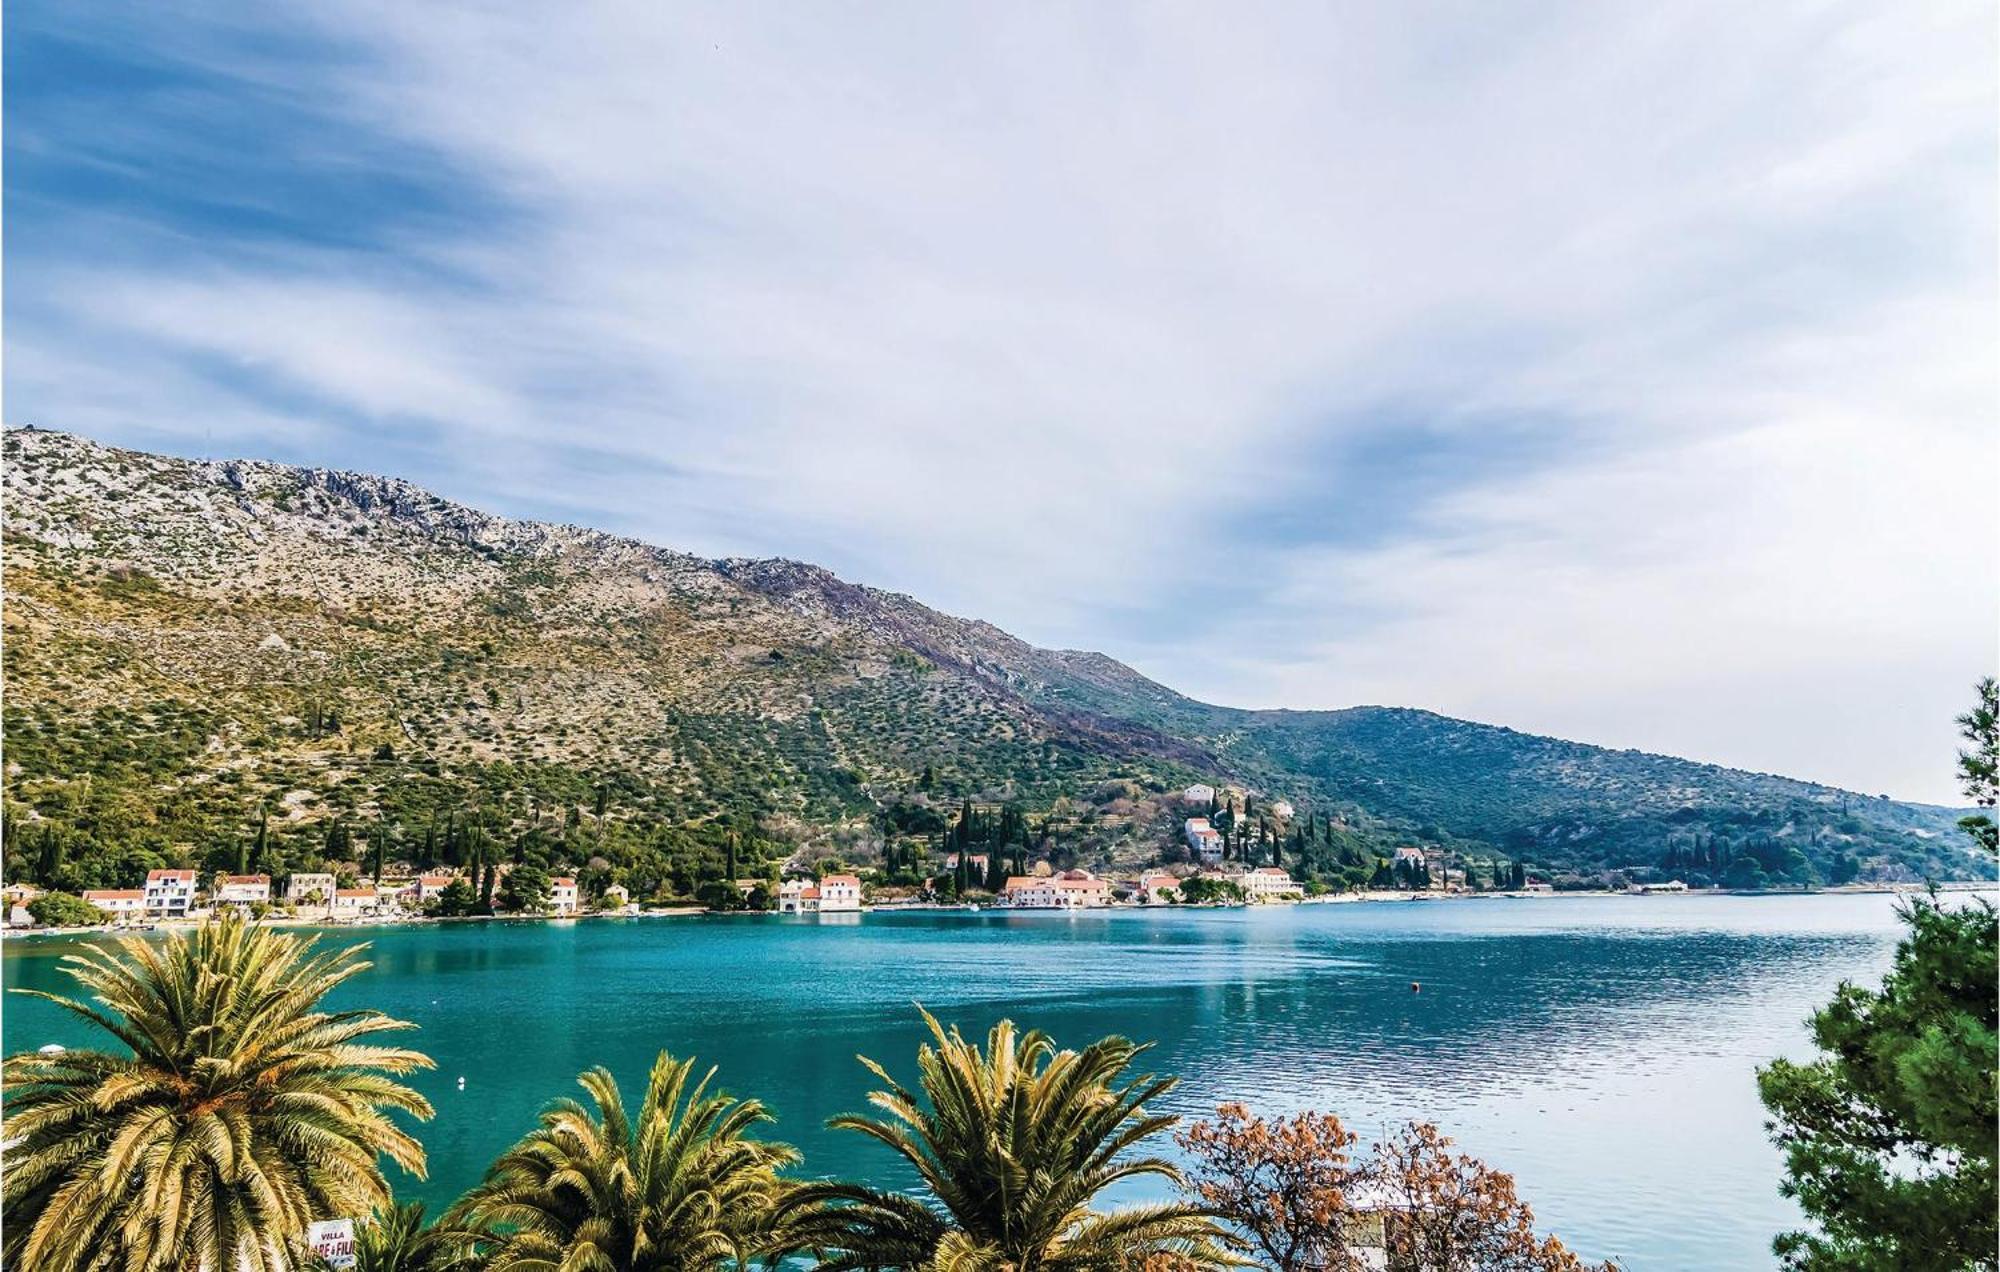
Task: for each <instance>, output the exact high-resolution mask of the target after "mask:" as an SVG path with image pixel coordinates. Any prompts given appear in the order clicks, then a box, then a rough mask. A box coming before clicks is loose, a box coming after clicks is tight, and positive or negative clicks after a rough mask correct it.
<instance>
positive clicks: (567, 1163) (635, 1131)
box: [448, 1052, 798, 1272]
mask: <svg viewBox="0 0 2000 1272" xmlns="http://www.w3.org/2000/svg"><path fill="white" fill-rule="evenodd" d="M693 1069H694V1062H693V1061H692V1060H676V1059H674V1058H673V1057H672V1056H670V1055H668V1054H666V1053H665V1052H661V1053H660V1057H659V1059H658V1060H656V1061H655V1062H654V1064H653V1071H652V1074H651V1075H650V1077H649V1078H648V1079H647V1082H646V1097H645V1100H644V1102H643V1103H642V1104H641V1106H640V1108H639V1111H638V1117H637V1119H636V1121H635V1120H634V1119H633V1118H631V1117H629V1116H628V1115H627V1114H626V1111H625V1104H624V1100H623V1099H622V1097H620V1095H619V1093H618V1084H617V1082H616V1081H614V1080H613V1079H612V1076H611V1074H610V1072H609V1071H607V1070H605V1069H601V1068H597V1069H590V1070H587V1071H586V1072H584V1073H583V1074H581V1075H579V1076H578V1078H577V1082H578V1084H579V1085H580V1086H582V1087H583V1089H584V1090H585V1091H586V1092H588V1093H589V1095H590V1099H591V1102H592V1103H593V1104H595V1105H596V1110H595V1112H592V1111H591V1110H590V1109H587V1108H585V1107H584V1105H583V1104H582V1103H581V1102H579V1101H577V1100H558V1101H556V1102H555V1103H554V1104H552V1105H550V1106H549V1107H548V1108H547V1109H546V1110H544V1111H543V1113H542V1116H541V1125H540V1126H538V1127H537V1128H536V1129H534V1130H533V1131H530V1132H529V1133H528V1134H527V1135H526V1136H525V1137H523V1138H522V1139H521V1140H520V1142H519V1143H517V1144H515V1145H514V1146H513V1147H512V1148H510V1149H508V1150H507V1151H506V1152H505V1153H504V1154H502V1155H501V1156H500V1158H499V1160H497V1161H495V1162H494V1163H493V1165H492V1167H491V1168H490V1169H489V1170H488V1171H487V1172H486V1178H485V1179H484V1180H483V1181H481V1182H480V1184H479V1185H478V1186H477V1187H475V1188H474V1189H473V1190H472V1191H471V1192H469V1193H467V1194H466V1195H465V1197H464V1198H463V1199H462V1200H460V1201H459V1203H458V1205H457V1206H455V1207H454V1208H453V1211H452V1214H451V1215H450V1216H448V1218H449V1219H450V1220H451V1221H452V1222H453V1223H454V1224H455V1225H456V1226H459V1227H462V1228H464V1229H466V1230H470V1231H474V1232H477V1233H479V1234H480V1235H481V1245H482V1247H483V1249H482V1253H483V1257H484V1265H483V1266H485V1267H486V1268H488V1269H490V1270H491V1272H528V1270H530V1269H533V1270H536V1272H541V1270H544V1269H555V1268H564V1269H580V1270H588V1272H683V1270H692V1269H707V1268H718V1267H722V1266H723V1265H725V1264H726V1263H728V1262H730V1261H731V1260H736V1261H741V1260H743V1259H746V1258H748V1257H749V1256H751V1255H753V1254H757V1253H761V1252H762V1251H763V1250H764V1249H765V1248H766V1246H767V1244H768V1239H769V1235H770V1232H769V1221H770V1217H771V1214H772V1211H773V1209H774V1207H775V1206H776V1205H777V1202H778V1200H779V1198H780V1196H781V1194H782V1192H783V1188H784V1185H783V1184H782V1183H781V1182H780V1181H779V1179H778V1175H777V1172H778V1170H779V1169H780V1168H782V1167H785V1166H789V1165H792V1164H793V1163H795V1162H797V1161H798V1153H797V1151H796V1150H794V1149H793V1148H792V1147H791V1146H790V1145H788V1144H778V1143H773V1142H770V1141H765V1140H755V1139H750V1138H748V1135H747V1133H748V1132H749V1131H750V1130H751V1129H752V1128H753V1127H755V1126H757V1125H758V1124H760V1123H765V1122H770V1121H772V1120H773V1119H772V1117H771V1115H770V1113H769V1112H767V1111H766V1110H765V1108H764V1105H763V1104H761V1103H760V1102H758V1101H756V1100H736V1099H732V1098H730V1097H729V1096H727V1095H723V1094H720V1093H715V1094H711V1093H710V1092H709V1090H708V1084H709V1081H710V1080H711V1079H712V1078H713V1077H714V1076H715V1070H714V1069H710V1070H709V1071H708V1072H707V1073H706V1074H704V1075H702V1077H701V1079H700V1080H699V1081H698V1082H694V1083H692V1084H690V1082H689V1077H690V1075H691V1074H692V1072H693Z"/></svg>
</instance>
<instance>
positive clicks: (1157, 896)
mask: <svg viewBox="0 0 2000 1272" xmlns="http://www.w3.org/2000/svg"><path fill="white" fill-rule="evenodd" d="M1180 894H1181V881H1180V880H1179V879H1176V878H1175V877H1174V876H1172V875H1170V874H1149V875H1141V876H1139V894H1138V899H1139V900H1140V901H1142V902H1144V903H1145V904H1147V905H1166V904H1168V903H1169V902H1171V901H1173V900H1174V899H1176V898H1177V897H1179V896H1180Z"/></svg>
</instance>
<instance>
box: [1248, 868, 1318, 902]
mask: <svg viewBox="0 0 2000 1272" xmlns="http://www.w3.org/2000/svg"><path fill="white" fill-rule="evenodd" d="M1236 883H1237V885H1238V886H1239V887H1241V888H1242V889H1243V895H1245V896H1247V897H1249V898H1250V899H1251V900H1252V901H1273V900H1277V899H1278V898H1280V897H1302V896H1304V895H1305V889H1304V888H1303V887H1302V886H1300V884H1299V883H1298V881H1297V880H1295V879H1293V878H1292V876H1291V875H1289V874H1287V873H1285V871H1284V869H1283V868H1282V867H1279V866H1259V867H1257V868H1256V869H1255V870H1246V871H1245V872H1244V873H1243V874H1242V875H1240V876H1238V878H1237V880H1236Z"/></svg>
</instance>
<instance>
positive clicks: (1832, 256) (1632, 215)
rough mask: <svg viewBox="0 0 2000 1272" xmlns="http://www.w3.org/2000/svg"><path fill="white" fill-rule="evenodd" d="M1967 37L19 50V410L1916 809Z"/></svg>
mask: <svg viewBox="0 0 2000 1272" xmlns="http://www.w3.org/2000/svg"><path fill="white" fill-rule="evenodd" d="M1995 21H1996V20H1995V15H1994V13H1993V11H1992V9H1991V6H1990V5H1989V4H1985V3H1964V4H1928V3H1915V4H1903V5H1881V4H1879V3H1866V4H1848V3H1839V2H1834V3H1789V2H1786V0H1770V2H1766V3H1759V4H1755V5H1741V4H1721V3H1707V2H1705V0H1684V2H1682V3H1676V4H1671V5H1659V4H1639V3H1626V2H1622V0H1620V2H1612V3H1604V2H1602V0H1588V2H1581V3H1574V4H1569V3H1560V2H1558V0H1550V2H1548V3H1536V4H1518V5H1492V4H1487V3H1428V4H1404V3H1386V2H1385V3H1379V4H1372V5H1371V4H1362V3H1354V4H1340V5H1302V6H1297V7H1293V6H1288V5H1284V4H1279V3H1269V4H1260V5H1256V6H1225V5H1215V4H1194V3H1190V4H1171V3H1146V4H1135V5H1124V4H1117V3H1103V4H1091V5H1069V4H1064V5H1057V4H1045V3H1024V4H1018V5H977V6H975V5H970V4H945V5H940V4H918V3H882V4H876V5H869V6H852V5H840V6H834V5H792V6H775V5H721V4H718V5H712V6H711V5H703V4H674V5H659V4H644V3H616V4H609V3H588V2H584V3H568V4H560V5H551V4H536V5H530V4H519V5H509V4H503V3H482V4H454V3H425V4H409V3H386V2H376V0H320V2H319V3H315V4H313V5H297V6H293V5H240V4H215V5H208V4H183V3H177V2H174V0H146V2H144V3H132V4H120V3H110V2H102V0H13V2H12V3H9V5H8V6H7V32H6V34H7V40H6V47H5V103H4V104H5V114H6V119H5V178H4V186H5V220H6V225H5V228H6V231H7V232H6V235H5V267H6V274H7V278H6V281H7V283H8V284H9V285H8V286H7V288H6V294H5V324H6V330H5V335H6V350H5V352H6V358H5V379H4V389H5V418H6V420H7V422H8V423H9V424H16V425H19V424H29V423H32V424H35V425H38V426H42V427H48V428H59V429H68V430H72V431H76V432H80V433H84V434H87V435H89V436H91V437H94V438H97V439H100V440H103V441H107V442H113V443H117V444H121V445H129V446H137V447H142V448H146V449H153V450H162V451H167V452H172V453H178V454H187V455H249V456H257V457H263V458H271V459H278V460H286V461H293V462H300V463H309V464H315V465H325V466H331V467H339V468H351V469H357V470H364V471H371V472H385V473H391V474H394V475H398V476H404V477H408V478H410V479H412V480H415V481H419V482H421V483H423V484H425V485H427V486H429V487H431V488H433V489H434V490H436V491H438V492H440V493H443V494H446V495H448V496H450V497H453V498H456V499H459V500H462V501H464V502H467V503H471V504H474V505H476V506H480V507H484V508H487V509H490V510H494V511H499V512H505V513H510V514H514V515H519V516H531V517H541V518H549V519H554V520H560V521H569V522H576V523H580V524H585V525H592V526H598V527H601V528H604V529H608V530H613V531H617V532H621V533H627V534H632V535H636V536H638V537H641V538H644V539H648V540H651V541H653V542H657V543H662V544H665V545H668V546H672V547H676V548H682V549H685V550H689V551H693V552H698V553H702V554H704V555H711V556H787V557H795V558H801V559H805V560H810V561H815V562H818V563H819V564H822V565H825V566H827V567H828V568H830V569H832V570H834V571H836V572H837V573H839V574H841V575H843V576H844V577H847V578H850V579H853V580H855V581H858V582H864V583H869V584H872V585H876V586H880V587H885V588H890V589H893V590H897V591H904V592H909V593H911V594H913V595H915V596H917V597H918V598H919V599H922V600H924V601H926V602H928V603H930V604H932V605H935V606H937V607H939V608H941V609H944V610H947V611H950V612H953V613H958V614H963V615H968V616H975V617H980V618H985V619H989V620H991V621H993V622H996V623H998V624H1000V625H1001V626H1003V627H1006V628H1008V629H1009V630H1011V631H1014V632H1015V633H1017V634H1019V635H1021V636H1023V637H1024V638H1026V639H1029V640H1032V641H1035V642H1036V643H1038V644H1044V645H1054V646H1063V647H1074V648H1090V649H1100V650H1103V651H1105V652H1108V653H1110V654H1112V655H1114V656H1116V657H1118V658H1120V659H1123V660H1124V661H1126V662H1129V663H1131V664H1133V665H1134V666H1136V667H1138V668H1139V669H1140V670H1142V671H1144V672H1146V673H1147V674H1149V675H1151V676H1153V677H1155V678H1157V679H1159V680H1162V681H1164V682H1166V683H1168V684H1170V685H1172V686H1174V687H1175V688H1177V689H1180V690H1182V691H1183V692H1186V693H1189V694H1191V695H1193V696H1196V697H1199V698H1203V699H1205V700H1208V701H1214V702H1221V703H1227V704H1231V705H1239V706H1257V707H1279V706H1282V707H1295V708H1314V707H1339V706H1349V705H1356V704H1364V703H1380V704H1389V705H1399V706H1416V707H1424V708H1429V709H1432V710H1437V711H1441V712H1445V713H1447V714H1451V715H1456V716H1462V717H1467V718H1471V719H1478V720H1486V721H1491V722H1495V723H1501V724H1506V725H1510V726H1512V727H1515V728H1519V729H1523V730H1527V731H1531V732H1539V733H1551V734H1556V735H1559V736H1563V737H1568V738H1574V739H1578V740H1582V741H1588V742H1596V743H1601V744H1604V745H1608V746H1615V747H1636V748H1640V749H1645V750H1652V751H1662V752H1668V753H1673V754H1680V755H1686V756H1691V757H1694V758H1698V759H1704V760H1711V761H1715V762H1718V763H1725V764H1730V765H1735V766H1740V767H1745V768H1750V769H1755V770H1760V771H1770V772H1780V773H1785V774H1790V775H1794V776H1801V777H1807V778H1812V779H1815V780H1820V781H1826V782H1830V783H1836V784H1839V785H1843V786H1847V787H1850V788H1854V789H1858V790H1861V791H1864V792H1868V793H1877V792H1885V793H1889V794H1893V795H1897V796H1899V797H1904V798H1919V799H1928V800H1933V801H1937V802H1954V803H1955V802H1960V801H1958V799H1957V794H1956V788H1955V783H1954V781H1953V776H1952V759H1953V752H1954V747H1955V744H1956V738H1955V732H1954V728H1953V725H1952V717H1953V716H1954V715H1955V714H1957V713H1958V712H1960V711H1961V710H1963V709H1965V707H1966V706H1968V705H1969V701H1970V686H1971V684H1972V682H1973V681H1974V680H1975V679H1976V678H1977V677H1979V676H1981V675H1983V674H1988V673H1991V672H1993V671H1994V670H1995V668H1996V662H2000V654H1996V640H2000V636H1997V635H1996V633H2000V525H1996V523H1995V514H1994V501H1993V491H1994V489H1995V478H1996V470H2000V424H1996V421H2000V413H1996V404H2000V368H1997V367H1996V346H2000V319H1996V312H1997V311H1996V299H2000V298H1997V297H1996V259H1995V243H1996V229H2000V220H1996V186H1997V185H2000V166H1996V160H1995V156H1996V148H1997V147H2000V137H1996V116H1997V115H2000V102H1997V101H1996V91H1997V90H1996V76H1997V75H2000V72H1996V66H2000V46H1997V45H1996V31H1995Z"/></svg>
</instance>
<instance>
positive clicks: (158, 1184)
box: [0, 918, 431, 1272]
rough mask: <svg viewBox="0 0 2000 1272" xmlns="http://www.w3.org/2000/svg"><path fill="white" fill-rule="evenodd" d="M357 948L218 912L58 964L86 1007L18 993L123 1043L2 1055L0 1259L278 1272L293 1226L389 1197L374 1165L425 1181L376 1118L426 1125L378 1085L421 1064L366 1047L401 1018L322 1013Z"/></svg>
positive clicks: (409, 1153) (412, 1152) (411, 1101)
mask: <svg viewBox="0 0 2000 1272" xmlns="http://www.w3.org/2000/svg"><path fill="white" fill-rule="evenodd" d="M365 948H366V947H364V946H358V945H357V946H347V947H344V948H340V949H335V950H319V949H318V948H317V947H316V942H314V941H312V940H301V939H300V938H298V937H294V936H288V935H283V934H280V933H278V932H276V931H273V930H271V929H269V928H258V927H252V926H249V925H246V924H244V923H243V922H241V921H240V920H236V919H233V918H232V919H225V920H221V921H218V922H213V923H209V924H206V925H204V926H203V927H201V928H199V929H197V930H196V931H194V932H193V933H192V934H188V935H183V934H180V933H174V934H171V935H169V936H168V937H167V938H166V940H165V941H164V942H163V943H160V944H157V945H155V944H150V943H148V942H145V941H141V940H136V939H134V940H127V941H123V942H120V943H119V945H118V947H117V948H116V949H115V950H113V949H104V948H98V947H92V946H85V947H81V948H79V949H78V950H77V951H76V952H75V953H73V954H69V955H66V956H65V957H64V959H63V962H64V964H65V970H66V971H67V972H68V973H69V975H70V976H71V977H72V978H73V979H75V980H76V981H77V983H78V984H80V985H81V986H83V988H85V989H86V990H88V991H89V992H90V995H91V996H92V998H94V999H95V1000H96V1005H86V1004H84V1003H80V1002H77V1001H74V1000H72V999H69V998H64V997H61V996H59V995H54V994H45V993H41V992H39V991H33V990H22V991H17V992H22V993H32V994H34V996H35V997H38V998H45V999H48V1000H49V1001H51V1002H53V1003H55V1004H56V1005H57V1006H59V1007H61V1008H62V1009H63V1010H65V1011H67V1012H70V1013H71V1014H73V1015H75V1016H78V1017H80V1018H81V1019H83V1020H84V1021H86V1022H88V1023H89V1024H91V1025H93V1026H95V1027H97V1028H99V1029H101V1030H103V1031H104V1032H105V1033H107V1034H109V1035H111V1037H112V1038H113V1039H115V1040H116V1041H117V1042H118V1043H120V1044H121V1048H120V1049H119V1050H118V1051H116V1052H109V1051H93V1050H88V1049H77V1050H72V1051H66V1052H63V1053H61V1054H59V1055H48V1056H44V1055H40V1054H32V1053H31V1054H22V1055H13V1056H9V1057H7V1060H6V1062H5V1068H4V1075H5V1076H4V1083H0V1088H4V1092H5V1097H4V1098H5V1105H6V1126H7V1136H8V1141H7V1146H6V1148H5V1151H4V1159H0V1160H4V1166H5V1184H4V1188H3V1189H0V1191H3V1192H4V1219H5V1224H4V1227H5V1236H4V1257H5V1262H6V1264H7V1265H8V1266H9V1267H19V1268H34V1269H37V1270H38V1272H76V1270H81V1269H86V1268H87V1269H92V1270H93V1272H94V1270H96V1269H106V1270H112V1269H116V1270H118V1272H140V1270H141V1269H156V1268H160V1269H164V1268H208V1269H219V1268H228V1269H254V1270H255V1272H289V1270H290V1269H291V1268H293V1267H294V1266H295V1258H294V1256H295V1254H296V1251H297V1249H298V1247H299V1245H300V1243H301V1242H302V1241H303V1238H304V1234H305V1229H306V1226H307V1225H308V1224H309V1223H311V1222H312V1221H314V1220H316V1219H324V1218H328V1217H331V1216H335V1215H352V1214H367V1213H369V1212H370V1211H373V1210H376V1209H378V1208H380V1207H383V1206H386V1205H388V1204H389V1184H388V1181H387V1180H386V1179H385V1178H384V1177H383V1174H382V1168H381V1164H380V1159H381V1158H382V1157H383V1156H385V1155H386V1156H387V1157H388V1158H389V1159H390V1160H391V1161H393V1162H395V1163H396V1164H397V1165H399V1166H401V1167H402V1168H403V1169H405V1170H407V1171H410V1172H412V1173H414V1174H416V1175H418V1176H419V1177H421V1176H422V1174H423V1169H424V1152H423V1149H422V1148H421V1147H420V1146H419V1145H418V1143H417V1141H416V1140H415V1139H414V1138H413V1137H412V1136H410V1135H409V1134H408V1133H407V1132H406V1131H404V1130H403V1129H402V1128H401V1127H399V1126H398V1125H397V1124H396V1123H395V1122H394V1121H392V1120H391V1119H390V1117H389V1116H388V1113H387V1111H388V1110H391V1109H401V1110H402V1111H404V1112H406V1113H409V1114H412V1115H414V1116H417V1117H429V1116H430V1112H431V1108H430V1105H429V1104H428V1103H426V1102H425V1100H424V1099H423V1097H422V1096H420V1095H418V1094H417V1093H416V1092H415V1091H412V1090H411V1089H409V1088H408V1087H406V1086H404V1085H402V1084H401V1083H399V1082H396V1081H394V1077H395V1076H396V1075H400V1074H404V1073H408V1072H410V1071H412V1070H415V1069H422V1068H429V1067H430V1063H431V1062H430V1060H429V1059H428V1058H427V1057H425V1056H423V1055H421V1054H419V1053H417V1052H415V1051H406V1050H402V1049H399V1048H393V1047H384V1046H379V1045H374V1044H372V1043H368V1042H364V1041H363V1040H364V1039H367V1038H368V1037H369V1036H370V1035H373V1034H378V1033H382V1032H385V1031H391V1030H401V1029H411V1028H414V1027H415V1026H413V1025H410V1024H408V1023H406V1022H404V1021H400V1020H391V1019H390V1018H388V1017H387V1016H383V1015H381V1014H380V1013H378V1012H373V1011H338V1012H329V1011H321V1010H319V1009H318V1005H319V1000H320V999H321V998H323V997H325V996H326V994H327V993H328V992H330V991H331V990H333V989H334V988H336V987H337V986H339V985H340V984H342V983H343V982H345V981H346V980H348V979H349V978H350V977H353V976H355V975H356V974H358V973H360V972H361V971H363V970H365V969H366V968H367V967H368V963H367V962H365V961H364V960H363V959H362V957H361V955H362V951H363V950H364V949H365Z"/></svg>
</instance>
